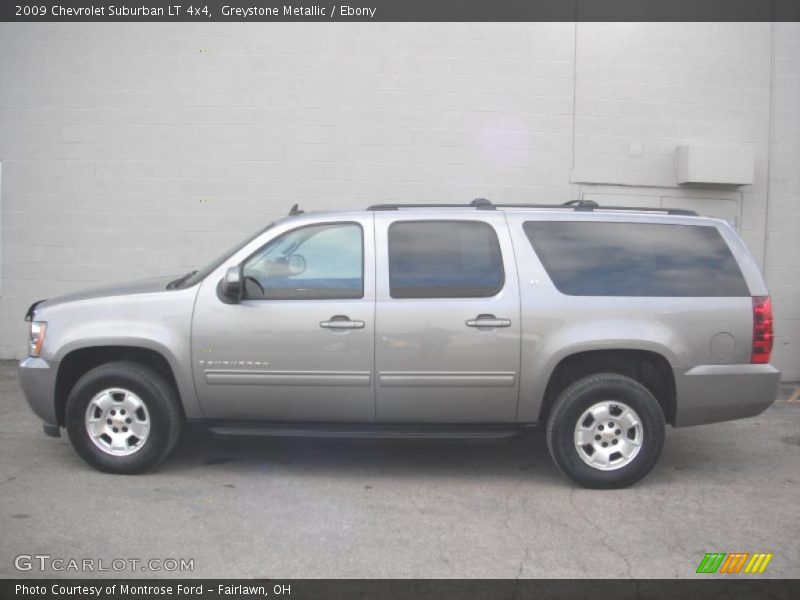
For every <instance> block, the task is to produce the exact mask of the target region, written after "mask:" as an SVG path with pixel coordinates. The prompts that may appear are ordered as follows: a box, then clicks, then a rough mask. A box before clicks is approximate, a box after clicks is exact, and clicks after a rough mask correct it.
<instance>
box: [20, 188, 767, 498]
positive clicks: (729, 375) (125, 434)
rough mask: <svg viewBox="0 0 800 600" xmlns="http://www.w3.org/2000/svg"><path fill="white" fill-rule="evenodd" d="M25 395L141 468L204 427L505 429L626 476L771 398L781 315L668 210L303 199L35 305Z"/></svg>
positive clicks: (729, 239)
mask: <svg viewBox="0 0 800 600" xmlns="http://www.w3.org/2000/svg"><path fill="white" fill-rule="evenodd" d="M26 318H27V319H28V320H29V321H30V322H31V327H30V356H29V357H28V358H26V359H24V360H23V361H22V362H21V363H20V365H19V374H20V379H21V381H22V386H23V389H24V392H25V395H26V397H27V399H28V402H29V403H30V405H31V407H32V408H33V410H34V412H35V413H36V414H37V415H39V417H41V418H42V420H43V421H44V427H45V431H46V432H47V433H50V434H51V435H59V432H60V428H61V427H65V428H66V429H67V432H68V434H69V438H70V441H71V442H72V445H73V446H74V447H75V450H76V451H77V452H78V453H79V454H80V455H81V457H83V459H84V460H86V462H88V463H89V464H91V465H93V466H94V467H96V468H98V469H100V470H102V471H107V472H113V473H135V472H140V471H143V470H145V469H147V468H148V467H152V466H153V465H155V464H156V463H158V462H159V461H161V460H162V459H164V458H165V457H166V456H167V455H168V454H169V453H170V451H171V450H172V449H173V448H174V446H175V444H176V442H177V440H178V436H179V434H180V431H181V428H182V426H184V424H185V423H186V422H199V423H201V424H203V425H204V426H206V427H207V428H209V429H211V430H212V431H214V432H215V433H217V434H228V435H242V434H244V435H336V436H360V437H364V436H376V437H377V436H397V437H471V438H474V437H497V438H499V437H507V436H510V435H513V434H515V433H518V432H519V431H520V430H522V429H523V428H525V427H526V426H530V425H534V424H537V423H546V424H547V443H548V447H549V449H550V453H551V454H552V457H553V459H554V461H555V463H556V464H557V465H558V467H559V468H560V469H561V471H563V472H564V473H565V474H566V475H567V476H569V477H571V478H572V479H573V480H575V481H576V482H578V483H580V484H582V485H584V486H588V487H597V488H607V487H621V486H625V485H629V484H631V483H634V482H636V481H637V480H639V479H641V478H642V477H643V476H644V475H645V474H647V472H648V471H650V469H651V468H652V467H653V465H654V464H655V463H656V461H657V460H658V457H659V455H660V453H661V449H662V446H663V443H664V437H665V424H667V423H668V424H670V425H673V426H675V427H683V426H687V425H701V424H704V423H712V422H715V421H723V420H728V419H739V418H743V417H750V416H753V415H757V414H759V413H760V412H762V411H763V410H764V409H766V408H767V407H768V406H769V405H770V404H771V403H772V402H773V400H774V398H775V396H776V393H777V389H778V385H779V377H780V374H779V372H778V370H777V369H775V368H774V367H773V366H771V365H770V364H769V360H770V353H771V351H772V338H773V333H772V309H771V305H770V299H769V296H768V292H767V289H766V286H765V284H764V280H763V279H762V277H761V275H760V272H759V269H758V266H757V265H756V263H755V261H754V260H753V257H752V256H751V255H750V253H749V252H748V250H747V248H746V247H745V245H744V243H743V242H742V240H741V239H740V238H739V236H738V235H737V234H736V233H735V232H734V230H733V229H732V228H731V227H730V226H729V225H728V224H727V223H725V222H724V221H720V220H716V219H710V218H703V217H698V216H696V215H695V214H694V213H691V212H687V211H678V210H666V209H665V210H653V209H649V210H648V209H622V208H615V207H599V206H597V205H596V204H595V203H592V202H587V201H573V202H571V203H567V204H566V205H549V206H543V205H538V206H537V205H494V204H492V203H490V202H489V201H487V200H483V199H479V200H476V201H473V202H472V203H470V204H464V205H413V204H411V205H378V206H373V207H370V209H368V210H365V211H358V212H325V213H309V214H304V213H302V211H298V210H296V207H295V209H293V210H292V212H291V213H290V216H289V217H287V218H284V219H281V220H279V221H277V222H275V223H273V224H271V225H269V226H268V227H267V228H266V229H264V230H262V231H260V232H258V233H257V234H256V235H255V236H253V237H251V238H250V239H248V240H247V241H245V242H244V243H243V244H241V245H239V246H238V247H236V248H235V249H233V250H232V251H230V252H227V253H225V254H224V255H223V256H222V257H221V258H219V259H218V260H215V261H214V262H212V263H211V264H210V265H208V266H207V267H205V268H204V269H202V270H200V271H196V272H192V273H189V274H187V275H184V276H183V277H180V278H178V279H175V278H174V277H172V278H159V279H151V280H146V281H143V282H140V283H133V284H129V285H118V286H114V287H108V288H104V289H96V290H90V291H86V292H83V293H75V294H71V295H67V296H63V297H60V298H55V299H52V300H47V301H43V302H38V303H35V304H34V305H33V306H31V308H30V309H29V311H28V314H27V317H26Z"/></svg>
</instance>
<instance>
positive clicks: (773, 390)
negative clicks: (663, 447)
mask: <svg viewBox="0 0 800 600" xmlns="http://www.w3.org/2000/svg"><path fill="white" fill-rule="evenodd" d="M780 382H781V372H780V371H778V369H776V368H775V367H773V366H772V365H700V366H697V367H693V368H691V369H688V370H685V371H683V372H682V373H679V372H676V373H675V387H676V392H677V414H676V417H675V427H687V426H690V425H704V424H706V423H716V422H718V421H731V420H733V419H744V418H746V417H753V416H755V415H758V414H760V413H762V412H764V411H765V410H766V409H767V408H768V407H769V406H770V405H771V404H772V403H773V402H774V401H775V398H776V396H777V395H778V388H779V386H780Z"/></svg>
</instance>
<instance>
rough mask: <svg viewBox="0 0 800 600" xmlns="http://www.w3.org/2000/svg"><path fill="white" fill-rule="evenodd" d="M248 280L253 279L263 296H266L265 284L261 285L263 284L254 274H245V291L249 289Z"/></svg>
mask: <svg viewBox="0 0 800 600" xmlns="http://www.w3.org/2000/svg"><path fill="white" fill-rule="evenodd" d="M248 281H252V282H253V283H255V284H256V285H257V286H258V289H259V291H260V292H261V295H262V296H265V295H266V294H265V292H264V286H263V285H261V284H260V283H259V281H258V279H256V278H255V277H253V276H252V275H245V276H244V287H245V292H246V291H247V282H248Z"/></svg>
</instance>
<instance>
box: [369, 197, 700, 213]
mask: <svg viewBox="0 0 800 600" xmlns="http://www.w3.org/2000/svg"><path fill="white" fill-rule="evenodd" d="M401 208H474V209H476V210H497V209H498V208H510V209H514V208H543V209H553V208H560V209H566V210H574V211H588V212H592V211H595V210H619V211H628V212H655V213H665V214H668V215H682V216H687V217H696V216H697V213H696V212H695V211H693V210H685V209H683V208H654V207H651V206H601V205H600V204H598V203H597V202H595V201H593V200H570V201H568V202H564V203H563V204H492V203H491V202H490V201H489V200H487V199H486V198H475V200H473V201H472V202H470V203H469V204H429V203H417V204H373V205H372V206H369V207H367V210H400V209H401Z"/></svg>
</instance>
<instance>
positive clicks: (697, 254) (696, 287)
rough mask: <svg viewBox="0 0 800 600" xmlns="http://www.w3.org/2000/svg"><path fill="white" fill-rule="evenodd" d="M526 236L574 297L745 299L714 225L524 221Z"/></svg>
mask: <svg viewBox="0 0 800 600" xmlns="http://www.w3.org/2000/svg"><path fill="white" fill-rule="evenodd" d="M524 229H525V233H526V234H527V236H528V240H530V242H531V244H532V245H533V248H534V250H536V253H537V254H538V255H539V258H540V259H541V261H542V264H543V265H544V268H545V269H546V270H547V273H548V275H549V276H550V278H551V279H552V280H553V283H554V284H555V286H556V287H557V288H558V289H559V291H561V292H562V293H564V294H569V295H572V296H684V297H685V296H695V297H699V296H705V297H709V296H713V297H721V296H748V295H749V290H748V288H747V284H746V283H745V281H744V278H743V277H742V272H741V271H740V269H739V266H738V265H737V264H736V261H735V260H734V258H733V255H732V254H731V251H730V249H729V248H728V245H727V244H726V243H725V240H723V239H722V236H721V235H720V234H719V231H717V229H716V228H715V227H707V226H697V225H661V224H651V223H597V222H583V221H582V222H575V221H528V222H526V223H525V224H524Z"/></svg>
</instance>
